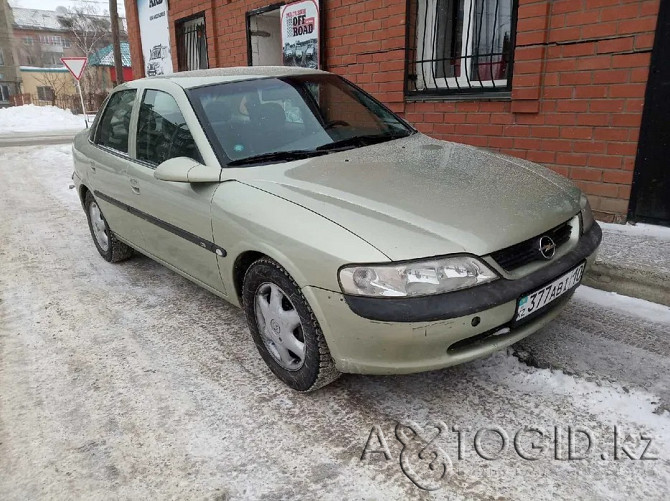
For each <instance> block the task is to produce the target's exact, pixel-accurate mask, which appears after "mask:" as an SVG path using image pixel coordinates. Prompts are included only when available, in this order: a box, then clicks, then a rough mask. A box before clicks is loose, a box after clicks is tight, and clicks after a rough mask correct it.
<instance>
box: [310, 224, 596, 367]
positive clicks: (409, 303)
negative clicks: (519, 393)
mask: <svg viewBox="0 0 670 501" xmlns="http://www.w3.org/2000/svg"><path fill="white" fill-rule="evenodd" d="M601 238H602V232H601V230H600V227H599V226H598V225H597V224H595V223H594V225H593V227H592V228H591V230H589V232H587V233H586V234H585V235H583V236H582V237H581V238H580V241H579V243H578V244H577V245H576V246H575V248H574V249H573V250H572V251H571V252H570V253H569V254H566V255H565V256H563V257H561V258H560V259H557V260H556V261H555V262H554V263H552V264H551V265H548V266H546V267H544V268H541V269H540V270H538V271H536V272H534V273H532V274H530V275H528V276H527V277H524V278H521V279H517V280H507V279H502V278H501V279H499V280H496V281H495V282H492V283H490V284H486V285H482V286H479V287H475V288H472V289H468V290H467V291H457V292H452V293H449V294H443V295H440V296H429V297H422V298H412V299H402V300H398V299H388V298H384V299H377V298H356V299H359V300H360V299H365V300H368V299H371V300H372V301H358V302H357V301H353V302H352V296H345V295H343V294H340V293H336V292H332V291H328V290H324V289H319V288H316V287H305V288H303V293H304V295H305V297H306V298H307V300H308V302H309V304H310V305H311V306H312V309H313V311H314V314H315V315H316V317H317V319H318V321H319V324H320V325H321V329H322V330H323V333H324V335H325V337H326V341H327V342H328V347H329V348H330V352H331V355H332V357H333V360H334V361H335V364H336V366H337V368H338V369H339V370H340V371H341V372H351V373H361V374H406V373H412V372H422V371H428V370H434V369H440V368H443V367H448V366H450V365H456V364H460V363H463V362H467V361H470V360H473V359H475V358H479V357H482V356H485V355H488V354H489V353H492V352H494V351H497V350H499V349H501V348H504V347H506V346H509V345H511V344H513V343H516V342H517V341H519V340H521V339H523V338H524V337H526V336H528V335H529V334H532V333H533V332H535V331H537V330H538V329H540V328H541V327H543V326H544V325H546V324H547V323H548V322H550V321H551V320H552V319H553V318H554V317H556V316H557V315H558V313H560V311H561V309H562V308H563V307H564V306H565V304H567V302H568V300H569V297H570V296H571V294H567V295H566V297H562V298H560V299H559V300H557V301H555V302H554V303H552V304H551V305H550V306H549V307H548V308H547V309H546V311H543V312H542V314H540V315H539V316H536V317H533V318H532V319H529V320H528V321H527V322H525V323H521V324H519V325H518V326H514V325H512V323H511V322H512V319H513V318H514V315H515V313H516V303H517V299H518V298H519V297H520V296H521V295H523V294H525V293H527V292H530V291H532V290H535V289H538V288H540V287H541V286H543V285H544V284H546V283H549V282H551V281H552V280H553V279H555V278H556V277H558V276H560V275H561V274H563V273H565V272H567V271H569V270H570V269H572V268H574V267H576V266H578V265H579V263H581V262H582V261H586V264H587V266H586V267H587V269H588V267H589V266H590V265H591V264H592V263H593V261H594V260H595V256H596V254H595V253H596V250H597V247H598V245H599V244H600V240H601ZM494 284H502V285H497V286H496V287H492V286H493V285H494ZM394 305H395V306H394ZM375 306H379V307H378V308H377V307H375ZM475 317H477V320H476V321H474V322H473V319H475ZM473 324H474V325H473ZM508 328H509V330H502V329H508ZM494 334H495V335H494Z"/></svg>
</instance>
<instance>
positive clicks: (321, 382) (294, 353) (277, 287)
mask: <svg viewBox="0 0 670 501" xmlns="http://www.w3.org/2000/svg"><path fill="white" fill-rule="evenodd" d="M242 289H243V290H242V295H243V303H244V310H245V313H246V317H247V322H248V324H249V330H250V331H251V335H252V337H253V339H254V342H255V344H256V347H257V348H258V351H259V353H260V354H261V357H263V360H264V361H265V363H266V364H267V365H268V367H269V368H270V370H271V371H272V372H273V373H274V374H275V375H276V376H277V377H278V378H279V379H281V380H282V381H283V382H284V383H286V384H287V385H288V386H290V387H291V388H293V389H295V390H298V391H313V390H316V389H318V388H321V387H322V386H325V385H327V384H328V383H331V382H332V381H334V380H335V379H337V377H338V376H339V375H340V373H339V372H338V371H337V369H336V368H335V363H334V362H333V359H332V358H331V356H330V351H329V350H328V345H327V344H326V340H325V338H324V337H323V333H322V332H321V328H320V327H319V323H318V322H317V320H316V318H315V317H314V313H313V312H312V309H311V308H310V307H309V304H308V303H307V300H306V299H305V298H304V296H303V295H302V293H301V292H300V288H299V287H298V285H297V284H296V283H295V281H294V280H293V279H292V278H291V276H290V275H289V274H288V273H287V272H286V270H284V268H282V267H281V266H280V265H279V264H277V263H276V262H275V261H273V260H271V259H268V258H262V259H259V260H258V261H256V262H255V263H253V264H252V265H251V266H250V267H249V269H248V270H247V272H246V274H245V275H244V283H243V286H242Z"/></svg>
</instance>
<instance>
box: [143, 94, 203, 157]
mask: <svg viewBox="0 0 670 501" xmlns="http://www.w3.org/2000/svg"><path fill="white" fill-rule="evenodd" d="M136 156H137V159H138V160H143V161H145V162H148V163H150V164H153V165H158V164H159V163H161V162H164V161H165V160H169V159H170V158H174V157H190V158H193V159H195V160H199V159H200V155H199V154H198V150H197V148H196V146H195V141H193V136H192V135H191V131H190V130H189V129H188V126H187V125H186V120H184V116H183V115H182V113H181V111H180V110H179V106H178V105H177V102H176V101H175V100H174V98H173V97H172V96H171V95H170V94H167V93H166V92H161V91H157V90H150V89H147V90H146V91H145V92H144V97H143V98H142V103H141V104H140V114H139V117H138V119H137V149H136Z"/></svg>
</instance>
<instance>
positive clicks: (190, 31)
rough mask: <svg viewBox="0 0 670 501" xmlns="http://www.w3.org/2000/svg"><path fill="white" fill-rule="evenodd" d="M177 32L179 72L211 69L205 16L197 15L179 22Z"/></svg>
mask: <svg viewBox="0 0 670 501" xmlns="http://www.w3.org/2000/svg"><path fill="white" fill-rule="evenodd" d="M175 31H176V33H177V64H178V71H188V70H206V69H207V68H209V61H208V59H207V35H206V33H205V15H204V14H196V15H195V16H191V17H188V18H185V19H181V20H179V21H177V24H176V30H175Z"/></svg>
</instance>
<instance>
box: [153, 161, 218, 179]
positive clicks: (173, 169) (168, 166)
mask: <svg viewBox="0 0 670 501" xmlns="http://www.w3.org/2000/svg"><path fill="white" fill-rule="evenodd" d="M154 177H155V178H156V179H159V180H161V181H172V182H175V183H218V182H219V181H220V180H221V169H217V168H215V167H207V166H206V165H202V164H201V163H199V162H198V161H197V160H193V159H192V158H188V157H175V158H170V159H169V160H166V161H165V162H163V163H161V164H159V165H158V167H156V170H155V171H154Z"/></svg>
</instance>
